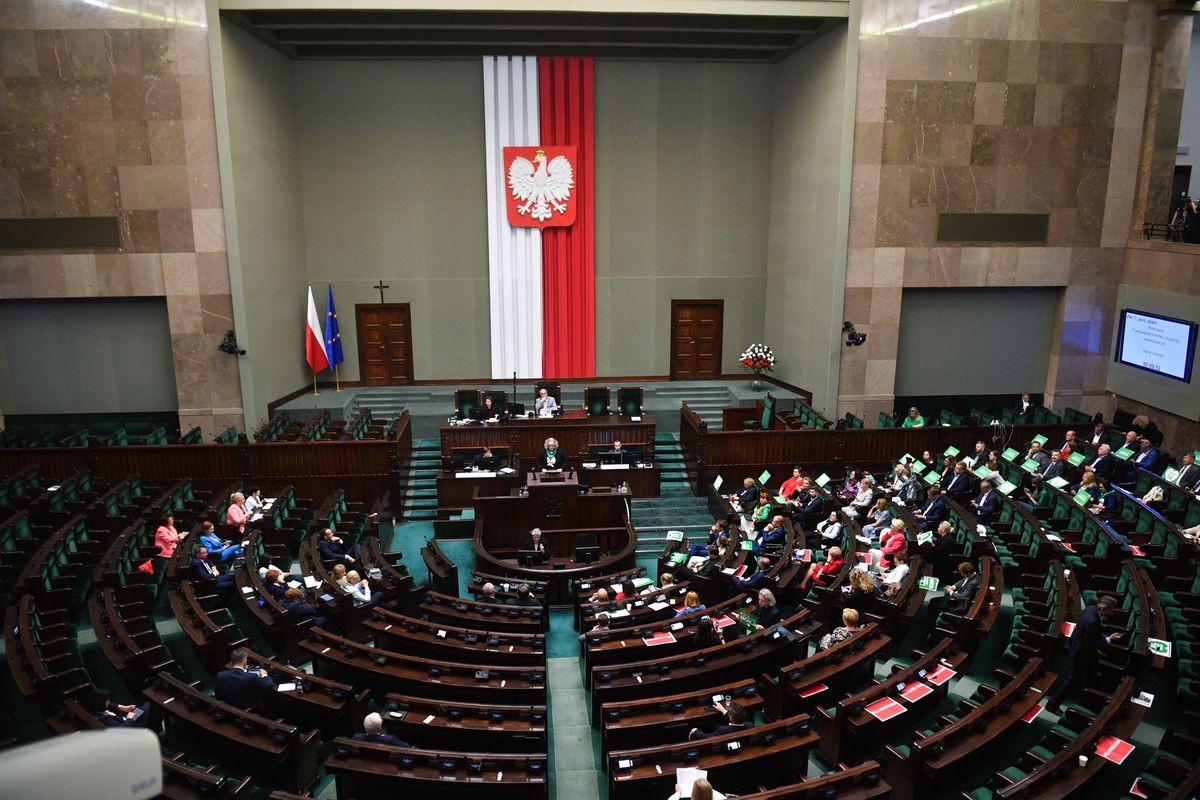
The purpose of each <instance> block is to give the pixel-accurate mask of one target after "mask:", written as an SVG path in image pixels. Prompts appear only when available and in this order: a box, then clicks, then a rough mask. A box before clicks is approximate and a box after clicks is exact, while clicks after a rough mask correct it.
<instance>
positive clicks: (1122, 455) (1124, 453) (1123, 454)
mask: <svg viewBox="0 0 1200 800" xmlns="http://www.w3.org/2000/svg"><path fill="white" fill-rule="evenodd" d="M1113 455H1114V456H1116V457H1117V458H1119V459H1121V460H1122V461H1124V460H1126V459H1127V458H1129V457H1130V456H1131V455H1133V451H1132V450H1130V449H1129V448H1128V447H1122V448H1121V449H1120V450H1118V451H1117V452H1115V453H1113Z"/></svg>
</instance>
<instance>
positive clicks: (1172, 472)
mask: <svg viewBox="0 0 1200 800" xmlns="http://www.w3.org/2000/svg"><path fill="white" fill-rule="evenodd" d="M1178 477H1179V470H1177V469H1175V468H1174V467H1169V468H1168V469H1167V470H1166V471H1165V472H1163V478H1164V479H1165V480H1166V481H1167V483H1174V482H1175V479H1176V478H1178Z"/></svg>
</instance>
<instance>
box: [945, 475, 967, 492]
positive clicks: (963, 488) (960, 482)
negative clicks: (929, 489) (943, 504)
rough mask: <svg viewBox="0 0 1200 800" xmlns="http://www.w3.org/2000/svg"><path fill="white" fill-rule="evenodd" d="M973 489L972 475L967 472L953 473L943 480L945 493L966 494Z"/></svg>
mask: <svg viewBox="0 0 1200 800" xmlns="http://www.w3.org/2000/svg"><path fill="white" fill-rule="evenodd" d="M970 491H971V476H969V475H967V473H965V472H964V473H962V474H958V475H953V474H952V475H951V476H950V477H949V478H945V479H943V480H942V492H943V494H964V493H969V492H970Z"/></svg>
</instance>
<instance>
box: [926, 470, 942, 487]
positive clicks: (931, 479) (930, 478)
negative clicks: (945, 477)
mask: <svg viewBox="0 0 1200 800" xmlns="http://www.w3.org/2000/svg"><path fill="white" fill-rule="evenodd" d="M940 477H941V476H940V475H938V474H937V473H936V472H934V471H933V470H929V472H926V473H925V482H926V483H927V484H929V485H930V486H933V485H934V484H935V483H937V482H938V478H940Z"/></svg>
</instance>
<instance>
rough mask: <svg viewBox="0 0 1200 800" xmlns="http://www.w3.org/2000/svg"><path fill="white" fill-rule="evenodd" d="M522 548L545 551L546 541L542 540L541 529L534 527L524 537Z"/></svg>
mask: <svg viewBox="0 0 1200 800" xmlns="http://www.w3.org/2000/svg"><path fill="white" fill-rule="evenodd" d="M521 549H522V550H532V551H533V552H535V553H544V552H546V543H545V542H543V541H542V529H541V528H534V529H533V530H531V531H530V532H529V535H528V536H526V537H525V542H524V544H522V545H521Z"/></svg>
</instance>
